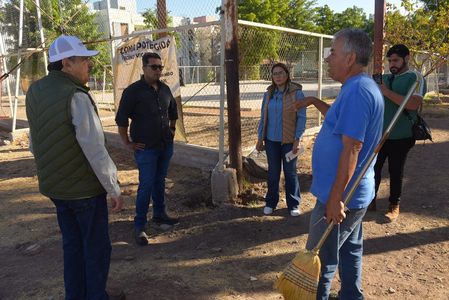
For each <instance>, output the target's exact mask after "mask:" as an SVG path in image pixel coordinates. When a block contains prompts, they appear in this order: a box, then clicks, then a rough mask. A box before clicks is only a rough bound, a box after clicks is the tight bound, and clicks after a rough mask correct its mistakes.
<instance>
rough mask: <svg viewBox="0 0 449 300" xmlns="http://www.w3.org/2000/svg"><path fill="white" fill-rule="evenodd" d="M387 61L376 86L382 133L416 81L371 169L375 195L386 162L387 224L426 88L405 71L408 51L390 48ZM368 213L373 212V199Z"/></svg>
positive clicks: (418, 77)
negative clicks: (380, 96) (387, 69)
mask: <svg viewBox="0 0 449 300" xmlns="http://www.w3.org/2000/svg"><path fill="white" fill-rule="evenodd" d="M387 59H388V64H389V66H390V72H391V74H384V75H383V76H382V83H381V84H380V85H379V87H380V90H381V91H382V94H383V95H384V101H385V112H384V131H385V129H386V127H387V126H388V124H390V121H391V120H392V119H393V116H394V114H395V113H396V111H397V109H398V107H399V105H400V104H401V103H402V101H403V100H404V98H405V95H406V94H407V92H408V91H409V89H410V87H411V86H412V85H413V83H414V82H415V81H418V86H417V87H416V91H415V93H414V94H413V95H412V96H411V98H410V100H409V102H408V103H407V105H406V106H405V110H406V111H407V112H406V113H402V114H401V116H400V117H399V120H398V123H397V124H396V126H395V127H394V128H393V130H392V131H391V134H390V136H389V137H388V140H387V141H386V142H385V144H384V145H383V146H382V148H381V150H380V152H379V154H378V155H377V161H376V165H375V167H374V170H375V181H376V195H377V191H378V190H379V185H380V181H381V179H382V167H383V164H384V162H385V160H386V159H388V171H389V173H390V197H389V202H390V205H389V207H388V211H387V213H386V214H385V218H386V221H387V222H392V221H394V220H396V219H397V217H398V216H399V202H400V200H401V199H400V198H401V193H402V178H403V175H404V165H405V161H406V159H407V154H408V152H409V151H410V149H411V148H412V147H413V146H414V145H415V139H414V138H413V137H412V125H413V123H414V122H415V121H416V111H417V110H418V108H419V107H420V106H421V104H422V101H423V97H424V94H425V93H426V89H427V87H426V82H425V80H424V78H423V76H422V75H421V74H420V73H418V72H416V71H412V70H409V65H408V62H409V59H410V51H409V49H408V48H407V47H406V46H405V45H402V44H397V45H394V46H393V47H391V48H390V49H389V50H388V52H387ZM369 209H370V210H376V196H374V199H373V201H372V202H371V204H370V207H369Z"/></svg>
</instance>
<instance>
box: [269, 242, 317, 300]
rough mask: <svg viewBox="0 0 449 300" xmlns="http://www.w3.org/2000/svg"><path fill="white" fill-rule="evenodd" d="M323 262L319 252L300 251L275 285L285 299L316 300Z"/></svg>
mask: <svg viewBox="0 0 449 300" xmlns="http://www.w3.org/2000/svg"><path fill="white" fill-rule="evenodd" d="M320 269H321V262H320V258H319V257H318V255H317V254H315V253H313V252H311V251H308V250H302V251H300V252H299V253H298V254H297V255H296V257H295V258H294V259H293V260H292V261H291V263H290V264H289V265H288V266H287V268H285V270H284V272H283V273H282V274H281V275H280V277H279V278H278V280H276V282H275V283H274V287H275V288H276V289H277V290H278V291H279V292H280V293H281V294H282V295H283V296H284V299H285V300H315V299H316V292H317V288H318V281H319V279H320Z"/></svg>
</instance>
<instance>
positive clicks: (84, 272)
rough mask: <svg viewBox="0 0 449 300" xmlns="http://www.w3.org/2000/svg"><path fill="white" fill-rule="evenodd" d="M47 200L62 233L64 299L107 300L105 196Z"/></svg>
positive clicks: (107, 242)
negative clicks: (54, 207) (50, 204)
mask: <svg viewBox="0 0 449 300" xmlns="http://www.w3.org/2000/svg"><path fill="white" fill-rule="evenodd" d="M51 200H52V201H53V203H54V204H55V206H56V213H57V217H58V223H59V228H61V233H62V243H63V250H64V284H65V299H66V300H69V299H70V300H71V299H73V300H75V299H76V300H79V299H89V300H91V299H108V294H107V293H106V281H107V279H108V272H109V262H110V259H111V240H110V239H109V231H108V207H107V202H106V194H102V195H99V196H96V197H92V198H88V199H81V200H58V199H51Z"/></svg>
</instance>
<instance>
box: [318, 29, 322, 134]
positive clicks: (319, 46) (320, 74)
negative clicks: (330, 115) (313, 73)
mask: <svg viewBox="0 0 449 300" xmlns="http://www.w3.org/2000/svg"><path fill="white" fill-rule="evenodd" d="M317 97H318V99H321V98H322V97H323V37H320V42H319V43H318V89H317ZM317 113H318V118H317V119H318V124H317V126H320V125H321V113H320V111H319V110H317Z"/></svg>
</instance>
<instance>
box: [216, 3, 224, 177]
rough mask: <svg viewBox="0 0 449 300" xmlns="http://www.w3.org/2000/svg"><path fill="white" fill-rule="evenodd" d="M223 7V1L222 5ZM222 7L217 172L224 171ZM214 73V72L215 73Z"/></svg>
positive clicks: (221, 19) (221, 18)
mask: <svg viewBox="0 0 449 300" xmlns="http://www.w3.org/2000/svg"><path fill="white" fill-rule="evenodd" d="M222 5H224V1H223V3H222ZM223 9H224V6H222V12H221V14H220V21H221V29H220V34H221V37H220V121H219V122H220V131H219V136H218V170H219V171H223V170H224V135H225V131H224V123H225V119H224V101H225V90H224V89H225V80H224V76H225V53H224V49H225V38H226V36H225V35H226V26H225V18H224V12H223ZM215 73H216V72H215Z"/></svg>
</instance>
